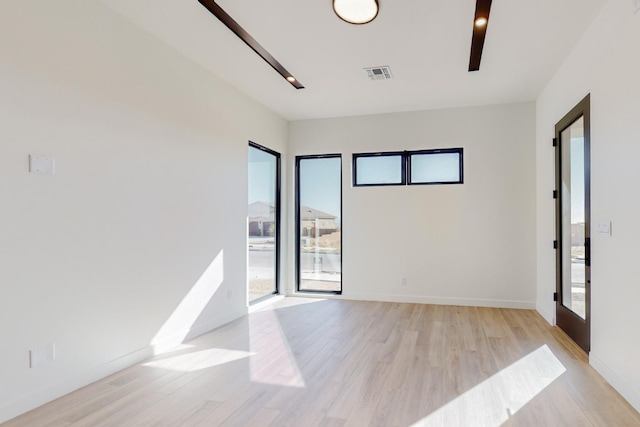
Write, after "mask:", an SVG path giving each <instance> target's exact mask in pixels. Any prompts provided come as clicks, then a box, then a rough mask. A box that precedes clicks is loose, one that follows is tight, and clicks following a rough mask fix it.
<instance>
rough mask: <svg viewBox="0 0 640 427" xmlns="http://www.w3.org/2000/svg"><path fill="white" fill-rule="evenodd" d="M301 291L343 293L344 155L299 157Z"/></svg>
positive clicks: (297, 172)
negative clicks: (342, 156)
mask: <svg viewBox="0 0 640 427" xmlns="http://www.w3.org/2000/svg"><path fill="white" fill-rule="evenodd" d="M296 184H297V185H296V188H297V197H296V224H297V230H298V232H297V239H296V240H297V257H296V258H297V259H296V262H297V290H298V291H304V292H329V293H341V292H342V158H341V157H340V155H339V154H336V155H325V156H302V157H297V158H296Z"/></svg>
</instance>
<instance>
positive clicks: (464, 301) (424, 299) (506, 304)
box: [294, 293, 536, 310]
mask: <svg viewBox="0 0 640 427" xmlns="http://www.w3.org/2000/svg"><path fill="white" fill-rule="evenodd" d="M294 296H299V297H309V298H325V299H347V300H355V301H380V302H402V303H414V304H434V305H461V306H470V307H493V308H518V309H525V310H535V308H536V304H535V302H533V301H511V300H488V299H471V298H450V297H428V296H418V295H392V294H363V293H345V294H342V295H330V294H327V295H323V294H305V293H296V294H295V295H294Z"/></svg>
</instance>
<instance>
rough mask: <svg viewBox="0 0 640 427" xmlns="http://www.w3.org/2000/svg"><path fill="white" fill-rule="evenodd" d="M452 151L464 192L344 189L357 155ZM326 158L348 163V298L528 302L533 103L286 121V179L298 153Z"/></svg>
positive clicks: (531, 292)
mask: <svg viewBox="0 0 640 427" xmlns="http://www.w3.org/2000/svg"><path fill="white" fill-rule="evenodd" d="M383 84H384V83H383ZM450 147H463V148H464V181H465V183H464V184H463V185H433V186H411V187H408V186H405V187H357V188H353V187H352V185H351V155H352V153H358V152H376V151H394V150H415V149H429V148H450ZM328 153H341V154H342V161H343V163H342V168H343V214H344V218H343V222H342V223H343V295H344V297H345V298H353V299H368V300H384V301H413V302H427V303H443V304H460V305H481V306H485V305H486V306H500V307H523V308H533V307H534V305H535V298H536V297H535V283H536V280H535V274H536V270H535V269H536V261H535V256H536V249H535V236H536V230H535V224H536V220H535V212H536V208H535V106H534V104H533V103H526V104H513V105H500V106H488V107H479V108H466V109H451V110H438V111H423V112H414V113H399V114H386V115H377V116H363V117H350V118H338V119H323V120H308V121H297V122H292V123H291V124H290V126H289V156H290V162H289V174H290V175H289V176H290V178H292V179H293V176H294V175H293V174H294V170H293V168H294V165H293V163H294V159H295V156H297V155H309V154H328ZM289 196H290V206H293V200H294V199H293V192H290V195H289ZM291 209H292V210H291V212H290V217H291V218H293V207H292V208H291ZM289 238H290V242H289V243H290V245H292V244H293V233H291V235H290V236H289ZM290 265H291V266H293V265H294V263H293V254H291V257H290ZM289 273H290V279H291V280H290V283H293V277H294V275H293V270H291V269H290V271H289ZM402 277H406V278H407V282H408V284H407V285H406V286H402V285H401V279H402Z"/></svg>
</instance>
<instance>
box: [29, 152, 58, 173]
mask: <svg viewBox="0 0 640 427" xmlns="http://www.w3.org/2000/svg"><path fill="white" fill-rule="evenodd" d="M29 172H31V173H37V174H41V175H53V174H54V173H55V159H54V158H53V157H47V156H34V155H29Z"/></svg>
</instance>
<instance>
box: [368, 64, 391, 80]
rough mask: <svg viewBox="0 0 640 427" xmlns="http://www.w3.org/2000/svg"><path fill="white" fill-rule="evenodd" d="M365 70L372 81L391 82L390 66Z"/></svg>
mask: <svg viewBox="0 0 640 427" xmlns="http://www.w3.org/2000/svg"><path fill="white" fill-rule="evenodd" d="M364 70H365V71H366V72H367V76H369V78H370V79H371V80H389V79H390V78H391V69H390V68H389V67H388V66H384V67H371V68H365V69H364Z"/></svg>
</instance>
